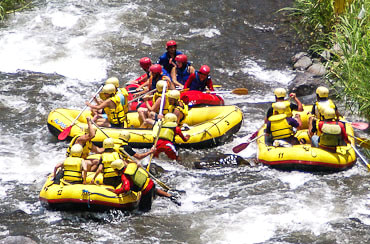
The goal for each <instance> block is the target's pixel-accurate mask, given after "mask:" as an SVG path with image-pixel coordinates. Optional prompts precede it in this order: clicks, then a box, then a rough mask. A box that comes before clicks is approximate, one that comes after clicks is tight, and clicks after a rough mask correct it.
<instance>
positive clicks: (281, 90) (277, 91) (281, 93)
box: [274, 88, 286, 98]
mask: <svg viewBox="0 0 370 244" xmlns="http://www.w3.org/2000/svg"><path fill="white" fill-rule="evenodd" d="M274 94H275V96H276V97H277V98H284V97H285V96H286V90H285V89H284V88H276V89H275V90H274Z"/></svg>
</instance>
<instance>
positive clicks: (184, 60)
mask: <svg viewBox="0 0 370 244" xmlns="http://www.w3.org/2000/svg"><path fill="white" fill-rule="evenodd" d="M175 60H176V61H177V62H180V63H187V62H188V57H186V55H185V54H180V55H177V56H176V58H175Z"/></svg>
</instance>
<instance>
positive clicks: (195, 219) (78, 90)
mask: <svg viewBox="0 0 370 244" xmlns="http://www.w3.org/2000/svg"><path fill="white" fill-rule="evenodd" d="M291 2H292V1H285V0H284V1H273V0H259V1H257V0H255V1H250V0H244V1H241V0H238V1H181V2H180V1H128V0H127V1H36V3H35V7H34V8H33V9H31V10H27V11H25V12H20V13H16V14H15V15H11V16H10V18H9V19H8V20H7V21H6V22H4V23H2V24H1V28H0V87H1V88H0V116H1V120H0V121H1V122H0V132H1V133H0V135H1V140H0V165H1V171H0V200H1V201H0V218H1V220H2V221H1V222H0V239H2V238H4V237H6V236H10V235H23V236H29V237H31V238H32V239H34V240H36V241H37V242H39V243H123V242H125V243H138V242H139V241H140V242H142V243H366V242H368V240H369V238H370V234H369V229H370V228H369V224H370V210H369V205H368V203H367V202H368V199H369V198H370V195H369V193H368V189H369V181H368V177H369V176H368V174H369V173H368V172H367V171H366V170H365V169H364V168H363V167H362V166H361V165H359V164H358V165H355V166H354V167H353V168H351V169H349V170H347V171H345V172H341V173H335V174H326V175H321V174H310V173H302V172H279V171H276V170H272V169H268V168H266V167H263V166H257V167H237V168H221V169H212V170H196V169H193V168H192V162H193V161H195V160H197V159H199V158H200V157H202V156H207V155H213V154H215V153H232V151H231V149H232V147H234V146H236V145H238V144H240V143H242V142H244V141H245V137H246V136H248V135H249V134H250V133H253V132H254V131H255V130H257V129H258V128H259V126H260V125H261V124H262V119H263V117H264V113H265V111H266V109H267V107H268V105H266V104H264V105H250V104H249V102H258V101H270V100H272V99H273V96H272V91H273V89H274V88H276V87H279V86H282V87H286V86H287V84H288V83H289V82H290V81H291V80H292V79H293V78H294V76H295V73H294V71H292V70H291V68H290V64H289V59H290V57H291V56H292V55H293V54H295V52H297V51H301V49H300V47H299V46H298V45H296V44H295V43H297V42H296V41H295V40H294V32H293V31H292V30H291V29H290V28H289V23H287V22H286V19H285V17H283V16H282V15H281V14H280V13H276V11H277V10H278V9H280V8H283V7H286V6H290V5H291ZM169 39H175V40H176V41H177V43H178V49H179V50H181V51H183V52H185V54H187V55H188V57H189V59H190V60H191V61H193V63H194V66H195V68H199V67H200V65H202V64H208V65H209V66H210V67H211V69H212V71H211V72H212V73H211V74H212V79H213V81H214V83H215V84H220V85H222V89H233V88H236V87H246V88H248V89H249V91H250V92H249V95H248V96H235V95H226V96H225V101H226V103H227V104H235V105H238V106H239V107H240V108H241V109H242V110H243V112H244V118H245V121H244V124H243V126H242V128H241V130H240V131H239V132H238V133H237V134H236V135H235V137H234V139H233V140H232V141H230V142H228V143H227V144H225V145H223V146H221V147H218V148H213V149H207V150H198V151H194V150H185V149H183V150H181V152H180V153H181V156H182V157H183V158H185V160H184V161H183V162H182V163H181V165H177V164H175V163H172V162H168V161H165V160H164V159H161V160H156V163H158V164H160V165H161V166H162V167H164V168H165V169H166V170H167V172H166V173H164V174H162V176H161V178H160V179H161V180H162V181H163V182H165V183H166V184H168V185H170V186H175V187H176V188H178V189H184V190H186V192H187V194H186V195H184V196H183V197H182V203H183V204H182V206H181V207H177V206H176V205H174V204H172V203H171V202H169V201H168V200H166V199H157V201H155V203H154V204H153V209H152V211H151V212H149V213H145V214H141V213H137V212H133V213H122V212H119V211H112V212H109V213H68V212H56V211H49V210H46V209H44V208H42V207H41V206H40V203H39V200H38V194H39V191H40V189H41V187H42V185H43V183H44V180H45V177H46V175H47V174H48V173H49V172H50V171H52V169H53V168H54V165H55V164H56V163H57V162H59V161H61V160H63V158H64V151H65V148H66V144H65V143H60V142H59V143H58V142H57V139H56V138H54V137H52V136H51V135H50V133H49V132H48V131H47V127H46V118H47V115H48V113H49V112H50V111H51V110H52V109H54V108H58V107H68V108H82V107H83V106H84V101H85V100H88V98H89V97H90V96H91V95H92V94H93V91H94V90H95V89H97V87H98V86H99V84H100V83H101V81H102V80H104V79H106V78H107V77H109V76H113V75H114V76H117V77H119V79H120V81H121V84H123V83H124V82H126V81H128V80H131V79H134V78H136V77H137V76H139V75H140V74H141V70H140V67H139V65H138V60H139V59H140V58H141V57H143V56H149V57H150V58H152V60H157V58H158V57H159V56H160V55H161V54H162V53H163V52H164V49H165V48H164V47H165V43H166V41H167V40H169ZM308 99H310V98H308ZM255 153H256V146H255V145H250V146H249V147H248V148H247V149H246V150H244V151H242V152H241V153H240V156H243V157H245V158H249V157H253V156H255Z"/></svg>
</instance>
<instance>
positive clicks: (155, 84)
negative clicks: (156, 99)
mask: <svg viewBox="0 0 370 244" xmlns="http://www.w3.org/2000/svg"><path fill="white" fill-rule="evenodd" d="M163 77H167V78H168V79H170V77H168V76H167V75H165V74H164V72H162V74H160V75H159V76H157V77H156V79H155V80H154V77H152V79H151V85H150V91H151V90H154V89H156V88H157V82H158V81H160V80H164V79H163ZM169 85H170V84H168V81H167V89H168V87H169Z"/></svg>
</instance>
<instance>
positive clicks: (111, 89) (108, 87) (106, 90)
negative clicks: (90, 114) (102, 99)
mask: <svg viewBox="0 0 370 244" xmlns="http://www.w3.org/2000/svg"><path fill="white" fill-rule="evenodd" d="M102 93H107V94H115V93H116V87H115V86H114V85H113V84H106V85H104V86H103V89H102Z"/></svg>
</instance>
